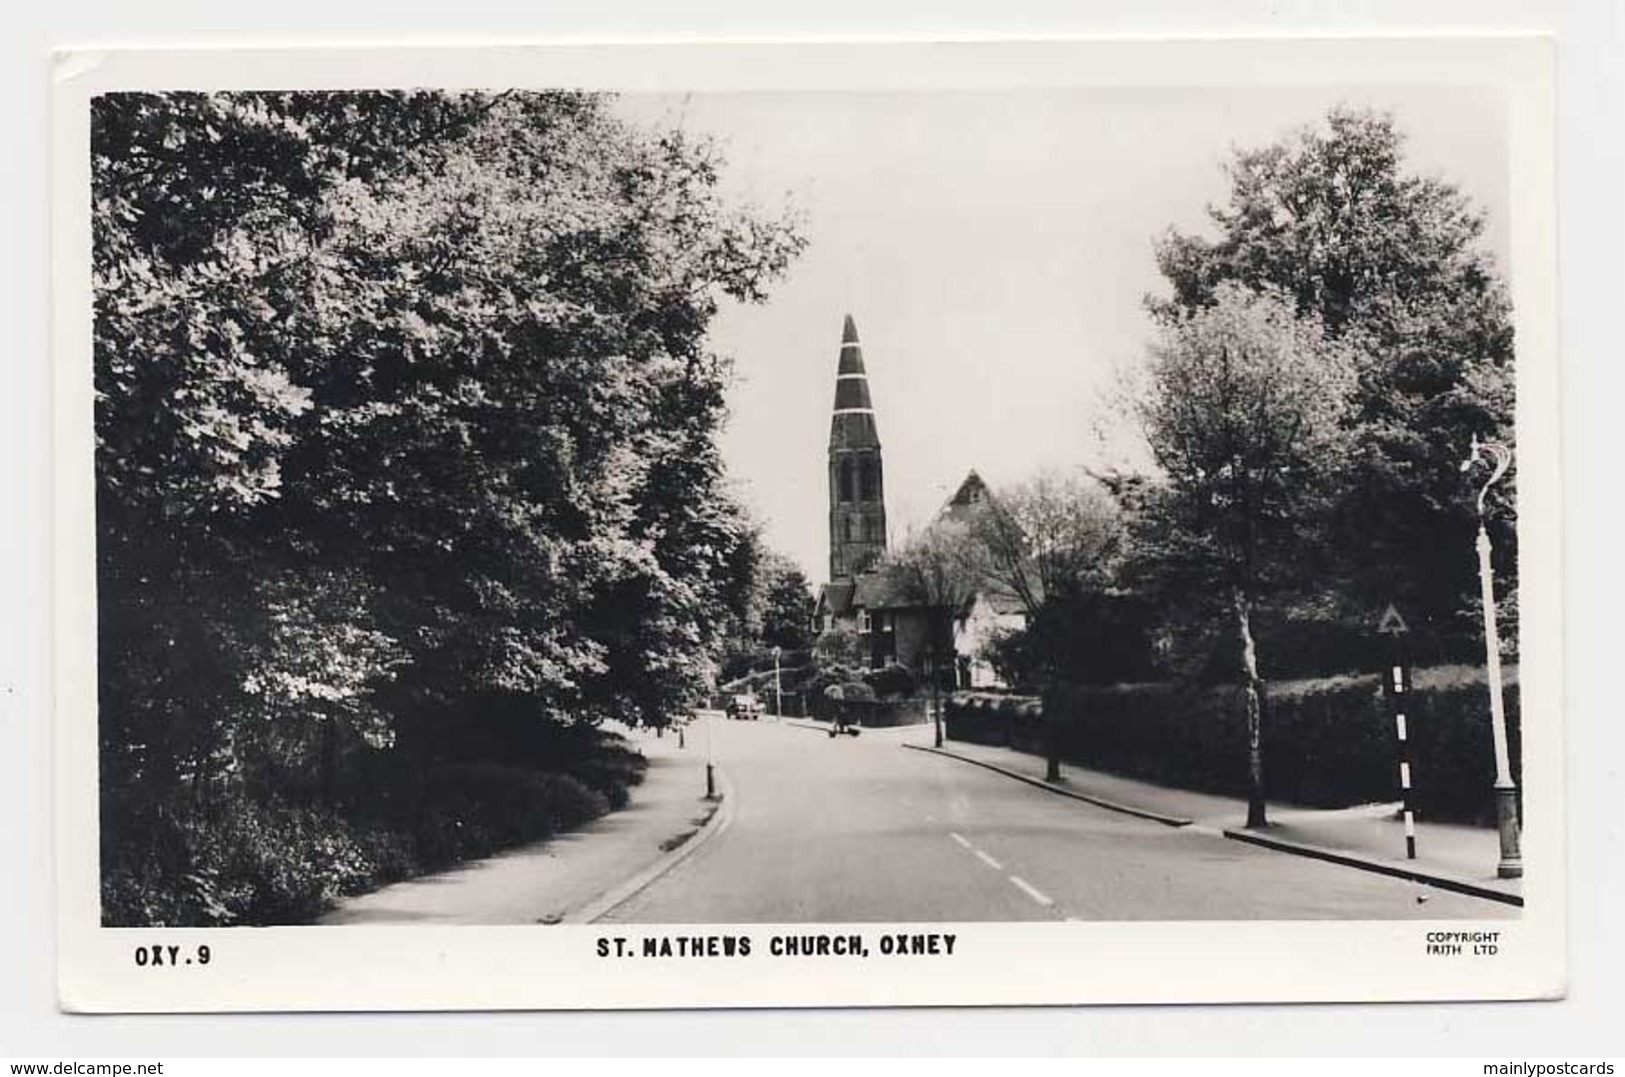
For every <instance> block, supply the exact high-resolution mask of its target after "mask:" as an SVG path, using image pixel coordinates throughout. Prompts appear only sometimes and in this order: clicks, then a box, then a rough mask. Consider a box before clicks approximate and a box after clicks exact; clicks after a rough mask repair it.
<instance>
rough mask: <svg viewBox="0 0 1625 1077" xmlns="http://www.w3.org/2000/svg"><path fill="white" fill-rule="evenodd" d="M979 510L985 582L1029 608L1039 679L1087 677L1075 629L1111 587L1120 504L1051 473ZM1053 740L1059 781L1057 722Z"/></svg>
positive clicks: (1028, 645)
mask: <svg viewBox="0 0 1625 1077" xmlns="http://www.w3.org/2000/svg"><path fill="white" fill-rule="evenodd" d="M978 509H979V511H977V512H975V513H974V514H973V515H972V516H971V518H970V529H971V533H972V536H973V537H974V539H975V541H976V542H977V544H978V545H979V546H980V548H981V558H980V562H981V564H980V569H981V577H982V580H983V581H984V583H985V584H987V585H990V586H991V587H994V588H997V589H998V590H1000V591H1003V592H1004V593H1006V594H1009V595H1013V596H1015V597H1016V599H1017V600H1018V601H1019V602H1020V603H1021V607H1022V609H1023V611H1024V612H1025V614H1026V617H1027V627H1026V630H1025V631H1024V632H1023V633H1022V639H1021V641H1020V643H1021V644H1023V645H1024V646H1023V650H1024V651H1025V652H1026V653H1027V654H1028V655H1029V656H1030V657H1031V659H1032V666H1033V667H1034V668H1033V669H1032V670H1031V671H1030V672H1031V674H1034V675H1036V678H1037V680H1038V681H1039V682H1040V687H1042V688H1046V689H1047V688H1048V687H1050V686H1051V685H1052V684H1054V683H1055V682H1056V681H1057V680H1063V679H1070V678H1072V677H1074V676H1076V675H1079V674H1081V673H1082V672H1083V671H1082V670H1078V669H1076V668H1075V667H1074V663H1075V662H1076V661H1077V659H1078V658H1079V654H1078V649H1077V648H1075V647H1074V646H1072V643H1073V640H1072V637H1073V634H1074V633H1073V630H1074V628H1075V626H1076V622H1077V620H1078V619H1079V617H1080V615H1081V614H1083V613H1084V609H1085V607H1086V606H1087V605H1088V604H1089V601H1088V600H1089V599H1090V598H1092V597H1094V596H1095V595H1097V594H1098V593H1099V592H1100V591H1102V590H1103V589H1104V588H1105V587H1106V586H1107V585H1108V582H1109V580H1110V573H1111V568H1112V564H1113V561H1114V560H1115V558H1116V556H1117V555H1118V553H1119V552H1120V548H1121V540H1122V537H1123V532H1122V527H1121V523H1120V518H1119V515H1118V512H1117V508H1116V504H1115V502H1113V501H1112V499H1111V497H1110V496H1109V495H1108V494H1107V492H1106V490H1105V489H1104V488H1103V487H1102V486H1101V485H1100V484H1099V483H1097V482H1095V481H1093V480H1091V479H1089V478H1087V477H1085V476H1082V475H1065V474H1058V473H1054V472H1045V473H1041V474H1039V475H1036V476H1034V477H1033V478H1031V479H1028V480H1027V481H1026V482H1022V483H1018V484H1016V485H1014V486H1011V487H1008V488H1006V489H1002V490H1000V491H999V492H998V494H996V495H990V496H989V497H988V499H987V500H986V501H984V502H982V503H981V504H980V505H979V506H978ZM1089 612H1091V613H1098V610H1091V611H1089ZM1008 645H1009V644H1008V642H1007V646H1008ZM1052 711H1053V709H1052ZM1045 739H1046V752H1045V754H1046V756H1047V774H1048V777H1049V779H1050V780H1051V781H1055V780H1057V779H1059V778H1060V776H1061V757H1060V737H1059V730H1057V729H1056V728H1055V725H1054V722H1053V721H1050V722H1046V738H1045Z"/></svg>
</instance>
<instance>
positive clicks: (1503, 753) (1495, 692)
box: [1461, 435, 1523, 879]
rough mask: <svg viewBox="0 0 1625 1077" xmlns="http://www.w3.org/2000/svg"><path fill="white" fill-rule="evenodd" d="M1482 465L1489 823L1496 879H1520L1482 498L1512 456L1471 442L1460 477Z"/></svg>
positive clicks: (1514, 795) (1480, 575)
mask: <svg viewBox="0 0 1625 1077" xmlns="http://www.w3.org/2000/svg"><path fill="white" fill-rule="evenodd" d="M1480 460H1486V462H1488V463H1489V464H1490V465H1491V471H1490V477H1489V480H1488V481H1486V482H1485V483H1484V485H1483V486H1482V487H1480V488H1479V491H1478V581H1479V587H1480V589H1481V594H1482V599H1483V603H1482V604H1483V606H1484V665H1485V675H1486V678H1487V679H1488V681H1489V690H1490V731H1491V733H1492V735H1493V736H1494V738H1495V818H1496V823H1497V824H1498V825H1499V827H1500V830H1501V863H1500V865H1499V866H1498V867H1497V868H1496V874H1497V875H1498V876H1500V877H1501V878H1503V879H1516V878H1519V877H1520V876H1522V875H1523V854H1522V852H1521V851H1520V849H1519V841H1518V787H1517V786H1516V785H1514V784H1513V782H1512V758H1511V753H1510V752H1509V751H1508V749H1507V721H1506V710H1505V706H1504V704H1503V702H1502V699H1501V634H1500V632H1499V631H1498V630H1497V628H1496V625H1495V575H1494V569H1492V568H1491V567H1490V551H1491V546H1490V536H1489V532H1488V531H1486V530H1485V529H1484V497H1485V495H1487V494H1488V493H1489V492H1490V487H1492V486H1494V485H1495V484H1496V483H1497V482H1499V481H1500V479H1501V476H1503V475H1505V474H1506V472H1507V468H1509V467H1511V466H1512V450H1511V449H1509V448H1507V447H1506V446H1505V445H1501V444H1499V443H1497V442H1494V441H1479V440H1478V437H1477V436H1476V435H1475V436H1474V437H1473V444H1472V452H1471V453H1470V454H1469V455H1468V457H1467V459H1466V460H1463V461H1462V464H1461V470H1462V473H1463V474H1466V473H1467V472H1469V471H1471V470H1472V467H1473V465H1474V464H1476V463H1478V462H1479V461H1480Z"/></svg>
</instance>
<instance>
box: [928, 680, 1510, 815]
mask: <svg viewBox="0 0 1625 1077" xmlns="http://www.w3.org/2000/svg"><path fill="white" fill-rule="evenodd" d="M1505 683H1506V686H1507V691H1506V692H1505V700H1506V708H1507V725H1508V732H1509V739H1510V742H1511V748H1512V756H1513V771H1514V777H1515V778H1516V779H1519V780H1520V786H1521V773H1520V769H1521V768H1520V767H1519V765H1518V760H1519V757H1520V755H1521V753H1520V750H1519V748H1520V741H1519V736H1518V721H1519V706H1518V692H1517V691H1516V686H1517V671H1516V669H1515V668H1514V669H1511V670H1509V671H1508V673H1507V676H1506V677H1505ZM1045 714H1049V715H1051V716H1054V717H1055V718H1056V720H1057V721H1058V722H1059V726H1058V728H1057V729H1056V731H1055V733H1056V736H1057V738H1058V743H1059V747H1060V753H1061V756H1062V758H1063V759H1065V760H1068V761H1070V762H1073V763H1077V764H1079V765H1083V766H1088V767H1093V768H1096V769H1099V770H1104V771H1108V772H1111V773H1115V774H1123V775H1127V776H1130V777H1136V778H1143V779H1146V780H1148V781H1153V782H1157V783H1159V784H1163V785H1171V786H1176V787H1180V788H1186V789H1198V790H1203V791H1208V792H1217V793H1225V794H1230V795H1245V793H1246V790H1247V738H1246V720H1245V717H1244V713H1243V709H1242V701H1241V692H1240V689H1239V688H1235V687H1222V688H1206V687H1193V686H1184V685H1177V684H1168V683H1163V684H1129V685H1114V686H1111V687H1104V688H1093V687H1071V688H1066V689H1060V690H1056V691H1052V692H1050V693H1049V694H1048V695H1047V696H1046V698H1045V700H1044V703H1043V706H1042V707H1041V708H1040V707H1036V706H1033V705H1032V704H1031V703H1030V702H1023V701H1015V700H1007V699H1001V698H1000V697H996V696H986V695H981V696H977V695H972V696H968V697H966V696H961V697H956V698H955V700H954V701H953V703H952V704H951V705H950V707H949V710H948V715H947V733H948V736H949V737H951V738H953V739H955V740H962V741H969V742H972V743H981V744H995V745H1002V746H1006V747H1012V748H1015V749H1017V750H1019V751H1027V752H1033V753H1035V754H1036V753H1041V752H1042V751H1043V750H1044V743H1045V740H1044V738H1045V733H1046V729H1045V718H1044V715H1045ZM1406 717H1407V727H1408V733H1409V737H1410V749H1411V752H1410V756H1411V770H1412V774H1413V784H1414V786H1415V789H1414V793H1415V798H1414V799H1415V802H1416V807H1417V812H1418V814H1419V815H1421V816H1422V817H1424V818H1434V819H1449V820H1458V821H1467V822H1477V823H1489V822H1492V821H1493V820H1494V817H1495V806H1494V800H1493V794H1492V792H1491V787H1492V782H1493V780H1494V776H1495V763H1494V753H1493V748H1492V743H1491V736H1490V722H1489V702H1488V698H1487V694H1486V692H1485V688H1484V682H1483V672H1482V670H1479V669H1476V668H1474V667H1466V666H1446V667H1438V668H1435V669H1431V670H1418V671H1416V673H1415V675H1414V684H1413V685H1412V692H1411V694H1410V697H1409V703H1408V708H1407V712H1406ZM1398 769H1399V767H1398V755H1397V744H1396V741H1395V735H1394V729H1393V724H1392V721H1391V719H1390V717H1389V713H1388V705H1387V701H1386V700H1385V699H1384V698H1383V695H1382V685H1381V680H1380V678H1379V676H1378V675H1377V674H1363V675H1355V676H1345V677H1330V678H1318V679H1315V680H1303V681H1280V682H1274V683H1271V684H1268V685H1267V686H1266V691H1265V702H1264V782H1265V788H1266V790H1267V794H1268V796H1269V797H1270V798H1271V799H1272V800H1280V801H1286V802H1289V803H1295V804H1303V805H1309V806H1314V807H1345V806H1348V805H1352V804H1362V803H1371V802H1382V801H1390V800H1397V799H1398V797H1399V775H1398Z"/></svg>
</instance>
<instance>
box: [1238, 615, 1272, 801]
mask: <svg viewBox="0 0 1625 1077" xmlns="http://www.w3.org/2000/svg"><path fill="white" fill-rule="evenodd" d="M1232 597H1233V600H1234V602H1235V610H1236V631H1237V632H1238V633H1239V634H1240V636H1241V676H1242V698H1243V700H1244V701H1245V705H1246V708H1247V784H1248V789H1247V826H1248V828H1249V829H1251V828H1255V827H1262V826H1264V825H1266V824H1265V819H1264V737H1263V732H1264V731H1263V707H1262V697H1263V687H1264V685H1263V681H1261V680H1260V679H1259V676H1258V648H1257V646H1256V645H1255V644H1254V643H1253V624H1252V618H1253V602H1252V598H1251V597H1250V596H1249V595H1248V594H1247V592H1246V590H1245V589H1244V588H1242V587H1237V588H1236V589H1235V591H1234V592H1233V595H1232Z"/></svg>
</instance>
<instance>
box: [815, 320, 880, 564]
mask: <svg viewBox="0 0 1625 1077" xmlns="http://www.w3.org/2000/svg"><path fill="white" fill-rule="evenodd" d="M885 552H886V494H885V484H884V475H883V473H882V470H881V466H880V434H879V432H878V431H877V430H876V428H875V410H874V405H873V404H872V403H871V402H870V399H869V379H868V375H867V374H866V373H865V371H864V369H863V346H862V345H860V344H859V343H858V327H857V326H856V325H855V324H853V321H852V315H850V314H848V315H847V316H846V325H845V326H844V327H843V329H842V331H841V358H840V363H839V364H838V365H837V367H836V373H835V411H834V414H833V415H832V416H831V418H830V424H829V578H830V580H831V581H832V582H833V581H835V580H850V579H852V578H853V577H854V576H856V575H857V574H858V573H860V572H862V571H864V570H865V569H867V568H868V567H869V566H870V565H871V564H873V563H874V562H875V561H876V560H877V559H879V557H880V556H881V555H882V554H884V553H885Z"/></svg>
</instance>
